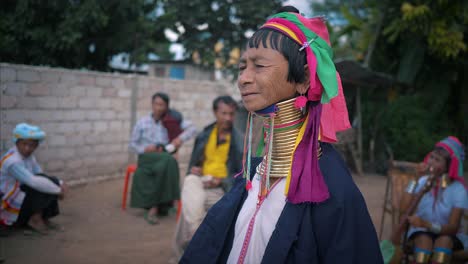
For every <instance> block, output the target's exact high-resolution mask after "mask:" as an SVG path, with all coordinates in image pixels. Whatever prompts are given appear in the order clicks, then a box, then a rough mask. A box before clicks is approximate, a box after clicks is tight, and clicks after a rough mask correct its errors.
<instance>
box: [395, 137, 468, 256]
mask: <svg viewBox="0 0 468 264" xmlns="http://www.w3.org/2000/svg"><path fill="white" fill-rule="evenodd" d="M464 156H465V152H464V149H463V145H462V143H461V142H460V141H459V140H458V138H456V137H453V136H450V137H447V138H445V139H443V140H442V141H440V142H438V143H437V144H436V145H435V147H434V150H433V151H432V152H431V153H429V155H428V156H427V157H426V159H425V162H424V164H425V167H426V172H427V175H425V176H423V177H421V178H419V180H418V181H417V182H415V181H414V182H410V183H409V184H408V188H407V190H406V192H407V194H406V195H405V197H404V198H405V201H406V202H405V203H404V205H403V206H402V209H403V211H404V210H405V209H406V208H407V207H408V205H409V201H411V198H410V199H407V198H408V197H415V196H416V195H417V194H418V193H420V192H421V191H425V192H426V193H425V194H424V195H423V196H422V198H421V200H420V201H419V204H418V206H417V209H416V212H415V214H414V215H412V216H410V217H409V219H408V221H409V223H410V225H411V227H410V229H409V231H408V237H409V239H410V240H413V241H414V258H415V263H450V258H451V255H452V252H453V251H457V250H462V249H465V250H466V249H468V236H467V235H466V234H465V233H464V232H463V230H462V229H461V226H460V222H461V219H462V218H463V211H464V210H466V209H468V193H467V190H466V184H465V182H464V179H463V159H464ZM431 255H432V259H431ZM430 259H431V262H429V260H430Z"/></svg>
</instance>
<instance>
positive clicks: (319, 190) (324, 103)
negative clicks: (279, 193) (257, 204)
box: [259, 12, 351, 204]
mask: <svg viewBox="0 0 468 264" xmlns="http://www.w3.org/2000/svg"><path fill="white" fill-rule="evenodd" d="M261 28H269V29H272V30H275V31H277V32H280V33H282V34H284V35H285V36H287V37H288V38H290V39H291V40H293V41H295V42H296V43H298V44H299V45H300V46H301V48H300V49H299V50H298V51H297V52H305V53H306V59H307V65H308V68H309V73H310V86H309V89H308V91H307V100H308V101H314V102H319V103H317V104H309V111H308V117H307V119H306V122H305V123H304V125H303V129H301V131H300V134H299V139H298V140H297V141H296V146H295V152H294V154H293V160H292V164H291V170H290V175H288V178H287V183H286V190H285V193H286V195H287V199H288V201H289V202H291V203H294V204H297V203H304V202H314V203H318V202H323V201H325V200H327V199H328V198H329V196H330V194H329V192H328V187H327V185H326V183H325V181H324V179H323V175H322V173H321V171H320V167H319V164H318V157H317V149H318V146H319V145H318V139H319V138H320V140H321V141H324V142H330V143H334V142H336V141H337V138H336V132H338V131H342V130H345V129H348V128H350V127H351V125H350V123H349V119H348V110H347V108H346V102H345V99H344V95H343V88H342V85H341V79H340V76H339V74H338V72H337V71H336V68H335V65H334V63H333V51H332V49H331V47H330V40H329V36H328V30H327V27H326V25H325V23H324V22H323V20H322V19H321V18H311V19H308V18H305V17H303V16H301V15H300V14H296V13H289V12H283V13H278V14H276V15H273V16H272V17H270V18H269V20H268V21H267V22H266V23H265V24H264V25H263V26H262V27H261ZM274 111H276V106H275V105H272V106H269V107H267V108H265V109H263V110H261V111H259V113H260V114H265V113H269V112H274Z"/></svg>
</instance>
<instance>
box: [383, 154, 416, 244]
mask: <svg viewBox="0 0 468 264" xmlns="http://www.w3.org/2000/svg"><path fill="white" fill-rule="evenodd" d="M388 165H389V166H388V171H387V185H386V188H385V198H384V202H383V205H382V217H381V220H380V230H379V239H380V240H382V234H383V231H384V227H385V218H386V215H387V214H389V215H390V220H391V226H390V227H391V229H392V228H393V227H394V226H395V225H396V224H398V221H399V219H400V214H401V212H400V203H401V197H402V195H403V192H404V191H405V188H406V186H407V185H408V182H409V181H410V180H411V179H416V177H417V171H416V168H417V166H418V163H415V162H408V161H399V160H390V161H389V162H388Z"/></svg>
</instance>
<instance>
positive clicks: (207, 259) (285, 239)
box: [180, 143, 383, 264]
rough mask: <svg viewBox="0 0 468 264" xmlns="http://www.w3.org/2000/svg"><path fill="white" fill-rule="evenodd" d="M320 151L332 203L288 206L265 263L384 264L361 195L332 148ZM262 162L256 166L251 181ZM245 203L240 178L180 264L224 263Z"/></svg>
mask: <svg viewBox="0 0 468 264" xmlns="http://www.w3.org/2000/svg"><path fill="white" fill-rule="evenodd" d="M321 146H322V153H323V155H322V157H321V158H320V161H319V163H320V168H321V171H322V174H323V176H324V178H325V182H326V183H327V186H328V189H329V192H330V198H329V199H328V200H327V201H325V202H323V203H319V204H313V203H304V204H292V203H288V202H287V203H286V205H285V207H284V209H283V211H282V213H281V216H280V218H279V219H278V223H277V224H276V228H275V230H274V231H273V234H272V236H271V238H270V241H269V242H268V245H267V248H266V250H265V254H264V256H263V259H262V263H327V264H342V263H356V264H361V263H364V264H366V263H369V264H379V263H383V259H382V255H381V253H380V248H379V242H378V239H377V235H376V232H375V228H374V225H373V224H372V221H371V218H370V216H369V213H368V211H367V207H366V204H365V201H364V199H363V197H362V194H361V192H360V191H359V189H358V188H357V187H356V185H355V184H354V181H353V179H352V177H351V175H350V173H349V172H348V169H347V167H346V165H345V164H344V162H343V160H342V158H341V156H340V155H339V154H338V153H337V152H336V151H335V149H334V148H333V147H332V145H330V144H326V143H321ZM260 161H261V159H259V158H255V159H254V160H253V161H252V164H253V166H252V173H251V175H254V169H255V167H256V165H257V164H259V162H260ZM246 197H247V192H246V190H245V180H244V179H242V178H240V177H239V178H237V179H236V180H235V183H234V186H233V188H232V189H231V191H230V192H229V193H227V194H226V195H224V197H223V198H222V199H221V200H220V201H219V202H218V203H216V204H215V205H214V206H213V207H212V208H211V209H210V210H209V211H208V213H207V215H206V217H205V219H204V220H203V223H202V224H201V225H200V227H199V228H198V230H197V232H196V233H195V235H194V237H193V239H192V241H191V242H190V244H189V245H188V247H187V249H186V250H185V253H184V255H183V257H182V259H181V260H180V263H226V261H227V258H228V256H229V253H230V251H231V247H232V243H233V238H234V227H235V223H236V220H237V216H238V214H239V211H240V209H241V208H242V204H243V203H244V201H245V199H246ZM249 264H250V263H249Z"/></svg>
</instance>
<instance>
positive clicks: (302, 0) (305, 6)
mask: <svg viewBox="0 0 468 264" xmlns="http://www.w3.org/2000/svg"><path fill="white" fill-rule="evenodd" d="M315 2H320V1H315ZM310 3H311V0H288V1H286V2H285V3H284V4H283V5H292V6H294V7H295V8H297V9H299V12H301V13H303V14H304V15H306V16H307V17H310V16H311V15H312V12H311V10H310Z"/></svg>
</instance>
